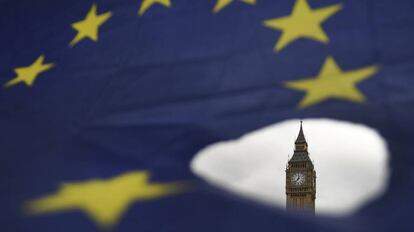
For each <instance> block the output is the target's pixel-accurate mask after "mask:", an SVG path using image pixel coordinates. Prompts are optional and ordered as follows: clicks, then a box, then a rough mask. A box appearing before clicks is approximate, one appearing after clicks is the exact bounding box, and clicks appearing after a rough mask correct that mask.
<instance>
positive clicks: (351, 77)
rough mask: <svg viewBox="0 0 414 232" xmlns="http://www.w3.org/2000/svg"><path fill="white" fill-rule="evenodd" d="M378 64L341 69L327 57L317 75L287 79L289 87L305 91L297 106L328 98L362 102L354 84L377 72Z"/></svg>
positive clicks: (362, 97)
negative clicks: (301, 78) (294, 79)
mask: <svg viewBox="0 0 414 232" xmlns="http://www.w3.org/2000/svg"><path fill="white" fill-rule="evenodd" d="M378 70H379V66H377V65H371V66H368V67H363V68H359V69H354V70H349V71H342V70H341V68H339V67H338V65H337V64H336V63H335V61H334V59H333V58H332V57H328V58H327V59H326V60H325V63H324V64H323V66H322V69H321V71H320V72H319V74H318V76H316V77H310V78H307V79H304V80H297V81H288V82H286V83H285V84H286V86H287V87H288V88H291V89H295V90H300V91H305V92H306V95H305V97H304V98H303V99H302V100H301V101H300V103H299V105H298V106H299V108H305V107H309V106H311V105H315V104H317V103H320V102H322V101H325V100H327V99H330V98H336V99H343V100H348V101H352V102H358V103H361V102H364V101H365V96H364V95H363V94H362V93H361V92H360V91H359V90H358V89H357V87H356V84H358V83H359V82H360V81H363V80H365V79H368V78H370V77H371V76H372V75H374V74H375V73H377V72H378Z"/></svg>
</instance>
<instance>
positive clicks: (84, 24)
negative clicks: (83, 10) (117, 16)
mask: <svg viewBox="0 0 414 232" xmlns="http://www.w3.org/2000/svg"><path fill="white" fill-rule="evenodd" d="M111 16H112V12H110V11H108V12H105V13H102V14H97V5H96V4H93V5H92V7H91V9H90V10H89V11H88V13H87V15H86V17H85V19H83V20H80V21H77V22H75V23H72V25H71V26H72V28H73V29H75V30H76V31H77V34H76V36H75V37H74V38H73V39H72V41H71V42H70V43H69V46H70V47H73V46H75V45H76V44H77V43H79V42H80V41H81V40H83V39H85V38H89V39H90V40H92V41H95V42H96V41H98V31H99V27H101V26H102V24H104V23H105V22H106V21H108V19H109V18H110V17H111Z"/></svg>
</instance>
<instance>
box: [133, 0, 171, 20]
mask: <svg viewBox="0 0 414 232" xmlns="http://www.w3.org/2000/svg"><path fill="white" fill-rule="evenodd" d="M154 4H160V5H163V6H164V7H171V0H142V3H141V6H140V7H139V10H138V15H139V16H143V15H144V13H145V12H146V11H147V10H148V9H149V8H151V6H152V5H154Z"/></svg>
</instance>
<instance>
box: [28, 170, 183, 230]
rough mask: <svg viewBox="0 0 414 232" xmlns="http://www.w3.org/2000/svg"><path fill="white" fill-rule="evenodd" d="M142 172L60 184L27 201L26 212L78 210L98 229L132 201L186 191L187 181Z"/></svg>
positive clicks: (111, 223) (106, 226) (114, 220)
mask: <svg viewBox="0 0 414 232" xmlns="http://www.w3.org/2000/svg"><path fill="white" fill-rule="evenodd" d="M149 177H150V174H149V173H148V172H146V171H133V172H129V173H126V174H123V175H119V176H116V177H114V178H112V179H109V180H101V179H95V180H89V181H85V182H77V183H65V184H62V185H61V186H60V188H59V191H58V192H57V193H54V194H51V195H48V196H45V197H42V198H39V199H35V200H32V201H29V202H27V203H26V204H25V210H26V212H27V213H28V214H30V215H39V214H46V213H54V212H59V211H67V210H82V211H83V212H84V213H86V214H87V215H89V217H90V218H91V219H92V220H93V221H94V222H95V223H96V224H97V225H98V226H100V227H101V228H103V229H110V228H112V227H113V226H114V225H116V224H117V222H118V221H119V220H120V218H121V217H122V215H123V214H124V213H125V211H126V210H127V208H128V207H129V206H130V205H131V204H132V203H133V202H135V201H149V200H155V199H158V198H161V197H165V196H169V195H172V194H178V193H181V192H184V191H188V190H190V188H191V185H190V184H189V182H184V181H179V182H169V183H165V184H164V183H150V182H149Z"/></svg>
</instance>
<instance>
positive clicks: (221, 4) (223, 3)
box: [213, 0, 256, 13]
mask: <svg viewBox="0 0 414 232" xmlns="http://www.w3.org/2000/svg"><path fill="white" fill-rule="evenodd" d="M239 1H240V2H244V3H246V4H250V5H254V4H256V0H239ZM232 2H234V0H217V2H216V4H215V5H214V8H213V13H218V12H220V11H221V10H223V9H224V8H225V7H227V6H228V5H230V3H232Z"/></svg>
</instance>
